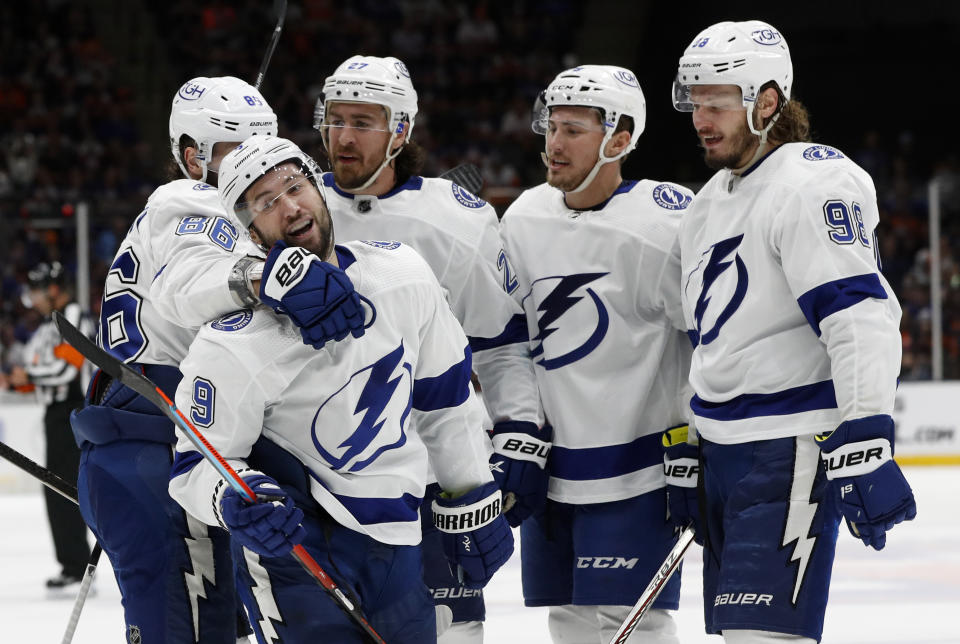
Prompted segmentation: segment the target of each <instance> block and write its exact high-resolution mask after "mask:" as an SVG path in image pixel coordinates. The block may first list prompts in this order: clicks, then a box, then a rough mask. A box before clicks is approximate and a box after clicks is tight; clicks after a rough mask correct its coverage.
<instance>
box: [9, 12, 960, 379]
mask: <svg viewBox="0 0 960 644" xmlns="http://www.w3.org/2000/svg"><path fill="white" fill-rule="evenodd" d="M272 5H273V3H270V2H264V1H262V0H242V1H241V0H237V1H232V0H231V1H227V0H207V1H205V2H203V3H197V2H193V1H189V0H169V1H168V2H165V3H149V7H148V8H147V9H145V11H147V12H148V15H147V17H146V19H147V20H149V21H150V22H151V23H152V24H153V25H154V28H155V30H156V32H157V33H158V34H172V35H175V37H170V38H165V40H164V47H165V54H166V60H165V61H163V64H164V65H165V66H166V67H167V68H168V69H169V74H170V76H171V77H172V78H173V79H176V81H182V80H185V79H187V78H189V77H191V76H196V75H206V76H216V75H234V76H239V77H241V78H244V79H252V78H254V77H255V76H256V73H257V70H258V68H259V66H260V62H261V60H262V57H263V53H264V51H265V49H266V46H267V42H268V41H269V37H270V33H271V30H272V28H273V25H274V24H275V21H276V18H275V15H274V14H273V13H272ZM585 11H586V9H585V7H584V4H583V3H579V2H575V1H574V0H518V1H516V2H510V3H503V2H493V1H488V0H475V1H469V2H467V1H465V2H444V1H443V0H392V1H390V0H357V1H355V2H351V3H338V2H333V1H332V0H302V1H296V0H294V1H292V2H290V7H289V11H288V14H287V18H286V24H285V27H284V32H283V36H282V40H281V44H280V46H279V47H278V48H277V51H276V53H275V55H274V57H273V61H272V63H271V65H270V69H269V72H268V74H267V79H266V81H265V82H264V85H263V87H262V90H263V92H264V95H265V96H266V97H267V98H268V100H269V101H270V102H271V105H272V106H273V108H274V110H275V111H276V112H277V114H278V116H279V119H280V124H281V131H280V133H281V135H282V136H286V137H289V138H292V139H294V140H295V141H296V142H297V143H299V144H300V145H302V146H304V148H305V149H306V150H308V151H311V152H312V153H313V154H314V155H315V156H317V157H318V158H320V157H322V156H323V155H322V151H321V148H320V142H319V138H318V135H317V134H316V132H314V131H313V130H312V128H311V124H312V119H313V109H314V104H315V101H316V98H317V96H318V95H319V93H320V89H321V87H322V83H323V79H324V78H325V77H326V76H327V75H328V74H329V73H331V72H332V71H333V69H334V68H335V67H336V65H337V64H338V63H339V62H341V61H342V60H344V59H346V58H347V57H349V56H350V55H352V54H354V53H358V52H363V53H366V54H372V55H381V56H383V55H394V56H397V57H399V58H400V59H402V60H403V61H404V62H405V63H406V65H407V67H408V68H409V69H410V71H411V75H412V78H413V81H414V85H415V87H416V89H417V91H418V93H419V97H420V113H419V115H418V117H417V121H416V128H415V130H414V139H415V140H417V141H418V142H419V143H420V144H421V145H423V146H424V147H425V148H426V149H427V150H428V152H429V157H428V165H427V168H426V169H425V174H428V175H436V174H439V173H440V172H442V171H443V170H445V169H447V168H451V167H453V166H455V165H457V164H459V163H463V162H467V161H470V162H473V163H475V164H477V165H478V166H479V167H480V168H481V171H482V174H483V176H484V179H485V181H486V191H485V193H484V196H485V197H487V198H489V199H490V200H492V201H494V203H495V204H496V205H497V206H498V208H500V209H501V211H502V209H503V208H504V207H505V206H506V205H507V204H508V203H509V199H510V198H511V197H512V196H514V195H515V194H517V193H518V191H519V190H520V189H522V188H523V187H525V186H531V185H535V184H537V183H540V182H541V181H542V180H543V167H542V164H541V162H540V159H539V151H540V149H541V146H542V140H541V139H539V138H537V137H534V136H528V133H529V123H530V109H531V105H532V103H533V99H534V97H535V96H536V94H537V93H538V92H539V91H540V90H541V89H542V88H543V85H544V83H545V82H547V81H549V80H550V79H551V78H552V77H553V76H554V75H555V74H556V73H557V71H558V70H560V69H563V68H566V67H570V66H572V65H574V64H576V63H577V62H578V61H577V60H576V58H575V57H574V55H573V54H572V51H573V49H574V44H575V43H576V36H577V30H578V28H579V26H580V25H582V24H583V21H584V15H583V14H584V12H585ZM93 18H94V16H93V14H92V9H91V8H89V7H88V6H86V5H85V4H84V3H73V2H68V1H67V0H45V1H44V2H36V3H15V4H11V3H3V4H2V5H0V51H3V52H4V54H3V56H2V57H0V253H2V257H3V259H4V261H3V262H2V263H0V369H2V370H4V371H6V370H8V369H9V368H10V367H11V365H14V364H17V362H18V361H19V360H21V359H22V358H21V356H20V354H19V350H20V347H22V345H23V343H24V342H25V341H26V340H27V338H29V336H30V334H31V333H32V332H33V330H34V329H35V328H36V326H37V324H38V323H39V321H40V320H39V316H37V315H36V313H34V312H33V311H31V310H30V309H29V308H26V307H25V306H24V304H23V302H22V300H21V297H20V296H21V290H22V285H23V284H24V283H25V277H26V273H27V271H28V270H29V269H30V268H32V267H33V266H34V265H36V264H37V263H38V262H41V261H60V262H62V263H63V264H64V265H65V266H66V267H67V270H68V271H69V272H71V273H75V271H76V257H75V244H76V238H75V232H74V225H73V218H74V217H75V215H76V213H75V208H76V204H77V203H79V202H81V201H85V202H87V203H88V204H89V205H90V212H91V216H92V218H93V230H92V233H91V245H92V246H91V261H92V272H91V286H92V292H91V302H90V303H89V304H90V307H91V309H92V310H93V311H94V313H96V312H97V310H98V308H99V298H100V292H99V289H98V285H100V284H102V282H103V278H104V276H105V273H106V270H107V268H108V267H109V263H110V261H111V259H112V257H113V255H114V252H115V250H116V245H117V243H118V241H119V239H121V238H122V236H123V234H124V233H125V231H126V228H127V226H128V225H129V223H130V221H132V220H133V218H134V217H135V216H136V214H137V213H138V212H139V211H140V209H141V208H142V206H143V203H144V202H145V201H146V198H147V196H148V195H149V193H150V192H151V191H152V190H153V188H154V187H156V186H157V185H159V184H160V183H162V182H164V181H165V177H166V172H167V168H166V167H165V166H164V165H163V164H158V163H156V159H157V155H156V154H152V152H154V151H151V150H150V149H149V146H148V144H147V143H146V141H147V140H150V141H156V140H158V139H157V132H153V131H151V132H143V131H141V128H142V127H143V124H141V123H139V122H138V120H137V118H136V98H137V97H136V94H135V92H136V88H134V87H130V86H127V85H125V84H124V83H122V82H121V81H120V80H119V74H118V73H117V70H118V69H119V68H120V67H121V66H122V65H123V61H122V60H117V59H116V56H115V54H114V55H112V54H111V52H110V51H108V48H107V47H106V46H105V42H106V41H105V39H104V38H103V34H98V30H97V27H96V24H95V20H94V19H93ZM321 61H322V62H321ZM174 89H175V88H171V96H172V92H173V90H174ZM150 127H152V128H159V129H160V130H161V131H164V132H165V130H166V123H165V122H164V123H155V124H152V125H151V126H150ZM825 142H828V141H825ZM915 143H916V142H915V141H914V139H913V136H912V135H911V134H910V133H909V132H907V131H905V132H902V133H901V134H900V135H899V136H897V137H890V136H887V137H886V138H885V137H884V136H883V135H881V134H880V133H878V132H867V133H866V134H865V135H864V137H863V141H862V144H861V145H860V146H859V147H858V148H857V149H856V150H845V152H848V153H849V154H850V156H852V157H853V158H854V159H855V160H856V161H857V162H858V163H859V164H860V165H861V166H863V167H864V168H865V169H866V170H867V171H868V172H870V174H871V175H872V176H873V179H874V181H875V183H876V185H877V194H878V200H879V204H880V209H881V222H882V223H881V227H880V229H879V231H878V233H879V240H880V251H881V257H882V260H883V269H884V274H885V275H886V277H887V279H888V280H889V281H890V283H891V284H892V285H893V288H894V291H895V292H896V293H897V294H898V297H899V298H900V301H901V303H902V306H903V309H904V316H903V323H902V332H903V341H904V357H903V371H902V374H901V375H902V378H903V379H905V380H913V379H925V378H929V377H930V375H931V361H930V354H931V350H930V325H931V317H930V292H929V271H930V265H929V264H930V253H929V250H928V247H929V241H928V226H927V216H928V215H927V208H928V197H927V183H928V181H929V180H930V179H931V178H932V177H931V176H930V174H929V172H928V171H927V168H929V167H930V160H929V159H927V160H924V162H923V163H920V162H919V160H918V159H917V158H916V156H917V152H916V145H915ZM671 171H672V169H671V168H669V167H664V168H663V169H662V170H660V172H659V178H666V179H669V178H673V177H674V176H675V175H673V174H671ZM934 176H936V177H937V178H938V179H939V181H940V185H941V189H942V197H941V203H942V206H943V208H944V212H943V218H942V221H943V223H942V227H941V243H940V252H941V267H940V269H941V273H942V284H943V296H942V302H943V309H944V321H945V322H944V329H943V337H944V367H945V369H944V375H945V377H948V378H960V220H958V218H957V217H955V216H952V215H956V210H957V207H958V204H960V165H958V161H957V158H956V157H955V156H944V158H943V159H940V160H938V161H937V163H936V165H935V169H934ZM692 187H694V188H695V187H696V186H692Z"/></svg>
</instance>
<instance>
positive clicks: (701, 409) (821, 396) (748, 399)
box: [690, 380, 837, 420]
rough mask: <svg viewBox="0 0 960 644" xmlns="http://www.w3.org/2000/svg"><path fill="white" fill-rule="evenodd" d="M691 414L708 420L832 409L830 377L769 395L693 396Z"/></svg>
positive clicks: (832, 391)
mask: <svg viewBox="0 0 960 644" xmlns="http://www.w3.org/2000/svg"><path fill="white" fill-rule="evenodd" d="M690 407H691V408H692V409H693V413H695V414H696V415H697V416H700V417H702V418H709V419H711V420H744V419H747V418H757V417H759V416H784V415H786V414H798V413H801V412H804V411H813V410H816V409H836V407H837V394H836V392H835V391H834V388H833V381H832V380H824V381H822V382H815V383H813V384H811V385H801V386H799V387H793V388H791V389H784V390H783V391H777V392H774V393H772V394H743V395H741V396H737V397H736V398H732V399H731V400H728V401H726V402H719V403H715V402H708V401H706V400H703V399H702V398H700V396H694V397H693V399H692V400H691V401H690Z"/></svg>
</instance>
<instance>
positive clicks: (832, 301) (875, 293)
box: [797, 273, 887, 337]
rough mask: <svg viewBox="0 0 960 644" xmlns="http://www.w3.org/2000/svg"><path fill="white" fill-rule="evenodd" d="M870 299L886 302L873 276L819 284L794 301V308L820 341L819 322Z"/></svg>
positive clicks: (879, 285)
mask: <svg viewBox="0 0 960 644" xmlns="http://www.w3.org/2000/svg"><path fill="white" fill-rule="evenodd" d="M871 297H872V298H876V299H878V300H885V299H887V292H886V290H885V289H884V288H883V284H881V283H880V278H879V277H878V276H877V274H876V273H867V274H866V275H854V276H852V277H844V278H843V279H839V280H834V281H832V282H827V283H826V284H821V285H820V286H817V287H814V288H812V289H810V290H809V291H807V292H806V293H804V294H803V295H801V296H800V297H799V298H797V304H799V305H800V310H801V311H803V315H804V317H806V318H807V322H808V323H809V324H810V326H811V327H812V328H813V330H814V332H815V333H816V334H817V336H818V337H819V336H820V322H821V321H822V320H823V319H824V318H825V317H827V316H829V315H832V314H834V313H836V312H837V311H842V310H844V309H847V308H850V307H851V306H853V305H854V304H857V303H859V302H862V301H863V300H865V299H867V298H871Z"/></svg>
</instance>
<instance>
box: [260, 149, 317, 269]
mask: <svg viewBox="0 0 960 644" xmlns="http://www.w3.org/2000/svg"><path fill="white" fill-rule="evenodd" d="M244 198H245V201H246V203H247V204H248V206H247V207H248V208H250V209H251V210H252V213H253V214H254V218H253V223H252V224H251V226H250V235H251V237H252V238H253V240H254V241H255V242H257V243H258V244H260V245H262V246H264V247H266V248H269V247H271V246H273V245H274V244H275V243H276V242H277V241H279V240H281V239H282V240H283V241H284V242H286V244H287V245H288V246H301V247H303V248H306V249H307V250H309V251H310V252H312V253H314V254H316V255H317V256H318V257H320V259H324V260H326V259H329V258H330V257H331V256H332V254H333V222H332V221H331V219H330V213H329V212H328V211H327V206H326V204H325V203H324V201H323V197H322V196H321V194H320V192H319V191H318V190H317V188H316V186H314V185H313V182H311V181H310V179H308V178H307V176H306V175H305V174H304V173H303V170H302V169H301V168H300V166H299V165H298V164H296V163H293V162H287V163H281V164H280V165H278V166H276V167H275V168H273V169H272V170H270V171H269V172H267V173H266V174H265V175H264V176H262V177H260V179H258V180H257V181H256V182H254V183H253V184H252V185H251V186H250V187H249V188H247V191H246V194H245V196H244Z"/></svg>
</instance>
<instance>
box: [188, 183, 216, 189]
mask: <svg viewBox="0 0 960 644" xmlns="http://www.w3.org/2000/svg"><path fill="white" fill-rule="evenodd" d="M193 189H194V190H216V188H215V187H214V186H211V185H210V184H209V183H195V184H194V185H193Z"/></svg>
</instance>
